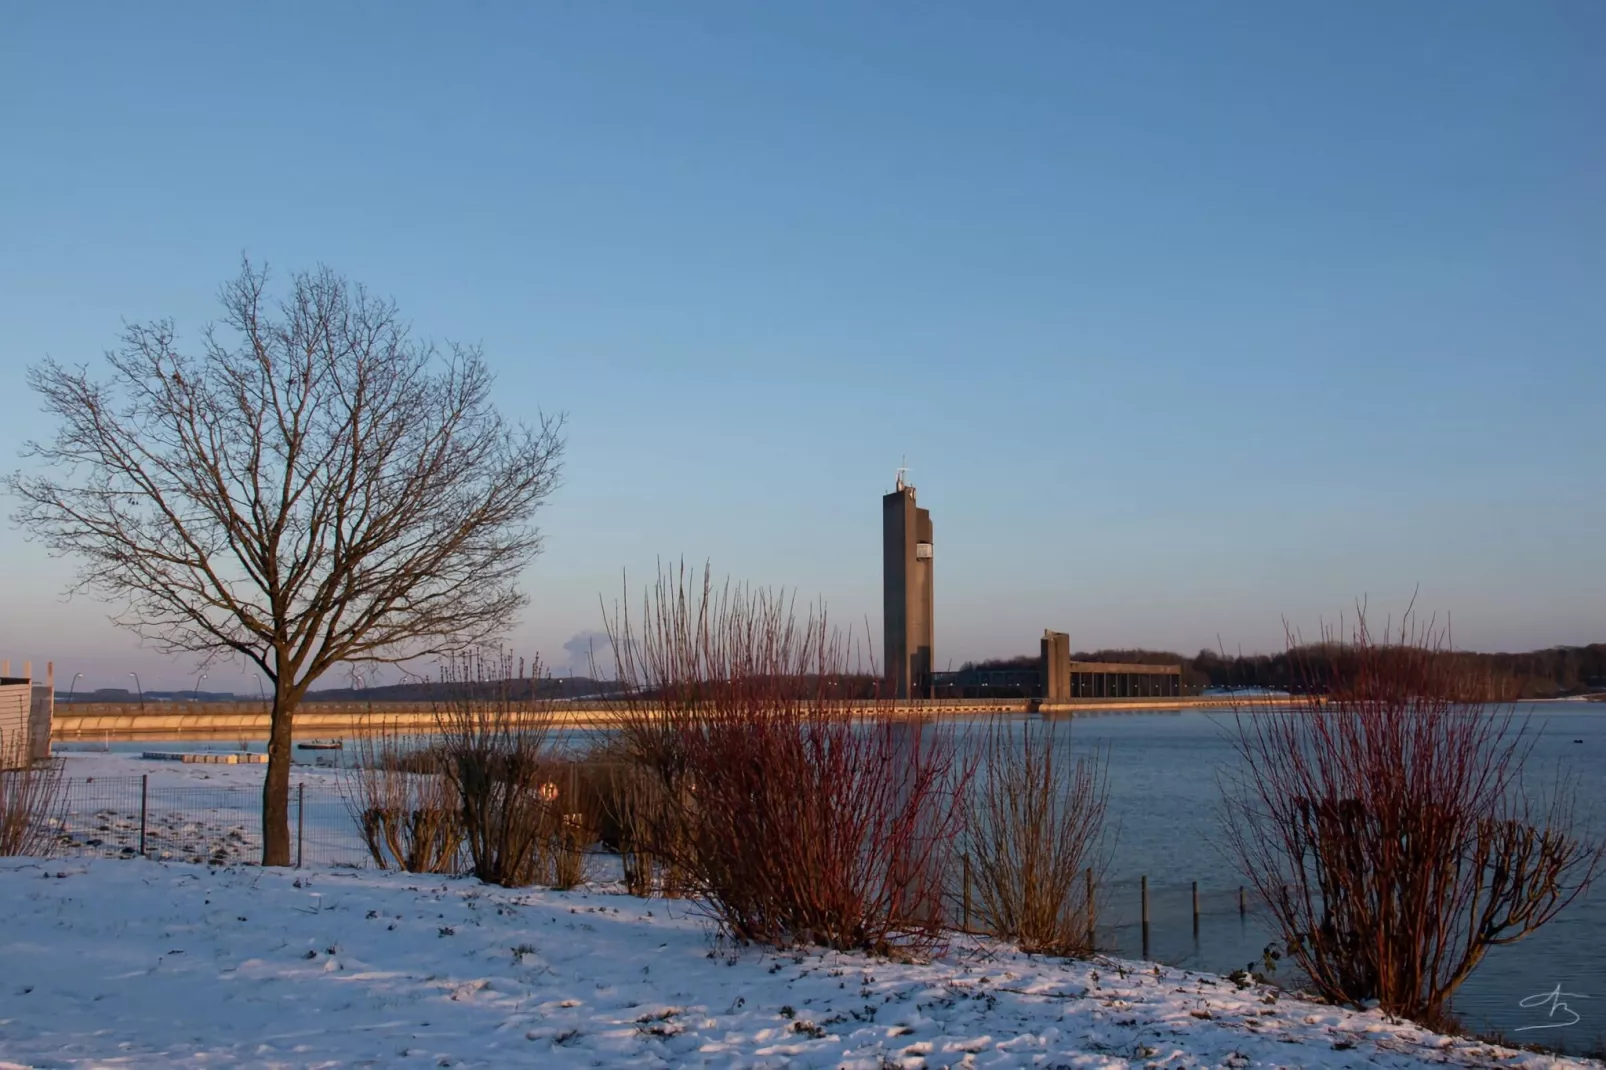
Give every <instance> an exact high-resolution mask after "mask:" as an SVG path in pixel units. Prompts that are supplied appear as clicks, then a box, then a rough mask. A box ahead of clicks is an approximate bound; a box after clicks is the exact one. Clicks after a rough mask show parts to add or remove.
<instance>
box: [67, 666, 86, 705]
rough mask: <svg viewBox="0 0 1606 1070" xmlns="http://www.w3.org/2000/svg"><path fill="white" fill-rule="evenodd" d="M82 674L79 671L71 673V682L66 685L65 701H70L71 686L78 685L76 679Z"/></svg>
mask: <svg viewBox="0 0 1606 1070" xmlns="http://www.w3.org/2000/svg"><path fill="white" fill-rule="evenodd" d="M83 675H84V674H83V673H81V672H75V673H73V674H72V683H70V684H68V685H67V701H68V702H71V701H72V693H73V688H75V687H77V686H78V680H79V678H80V677H82V676H83Z"/></svg>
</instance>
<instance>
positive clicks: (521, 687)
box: [435, 651, 557, 887]
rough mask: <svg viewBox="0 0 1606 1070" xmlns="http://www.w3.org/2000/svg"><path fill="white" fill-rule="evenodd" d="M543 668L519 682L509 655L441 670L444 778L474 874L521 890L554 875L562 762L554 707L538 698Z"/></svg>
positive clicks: (482, 656) (478, 656)
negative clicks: (554, 741) (552, 742)
mask: <svg viewBox="0 0 1606 1070" xmlns="http://www.w3.org/2000/svg"><path fill="white" fill-rule="evenodd" d="M538 677H539V665H538V664H537V666H536V667H535V668H534V670H533V671H532V674H531V675H530V676H529V677H528V678H526V677H524V676H523V675H522V674H521V675H519V676H517V677H515V676H514V669H513V659H512V657H511V656H510V655H508V654H506V653H503V652H500V651H498V652H495V653H489V654H487V653H473V654H467V655H463V656H460V657H455V658H453V659H451V660H450V661H448V662H447V663H445V665H443V667H442V669H441V687H440V692H441V693H440V695H439V697H438V698H437V700H436V702H435V720H436V726H437V730H438V731H439V732H440V736H441V744H440V747H441V751H442V753H443V755H444V757H445V760H444V762H443V764H442V771H443V773H444V775H445V778H446V780H447V781H448V782H449V783H450V785H451V790H452V791H453V792H454V793H455V795H456V797H457V800H458V804H459V806H460V808H461V810H460V812H461V818H462V832H463V839H464V843H465V845H466V847H467V850H468V856H469V865H470V868H471V869H472V871H473V873H474V875H475V876H476V877H478V878H479V879H480V880H482V881H485V882H486V883H488V884H500V885H503V886H506V887H520V886H523V885H527V884H534V883H537V882H540V881H541V880H542V878H544V877H546V876H547V875H548V874H549V873H550V872H551V862H552V850H551V844H552V842H553V838H554V835H555V832H556V829H555V827H554V817H553V814H554V812H555V807H554V803H555V801H556V797H557V792H556V787H555V781H554V777H555V776H556V759H555V756H554V755H553V754H552V752H551V750H550V748H549V746H548V736H549V735H550V729H551V723H552V710H551V704H550V702H549V701H547V700H543V699H540V698H538V697H537V689H536V680H537V679H538Z"/></svg>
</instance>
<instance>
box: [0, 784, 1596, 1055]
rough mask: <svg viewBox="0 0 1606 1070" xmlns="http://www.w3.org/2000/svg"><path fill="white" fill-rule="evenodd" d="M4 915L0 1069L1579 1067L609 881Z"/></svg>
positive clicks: (184, 873) (179, 893)
mask: <svg viewBox="0 0 1606 1070" xmlns="http://www.w3.org/2000/svg"><path fill="white" fill-rule="evenodd" d="M96 763H98V764H96ZM75 765H76V768H71V767H72V766H75ZM69 766H70V772H71V774H72V775H74V776H83V775H85V773H86V772H87V771H88V770H89V769H90V768H91V767H92V766H93V767H94V768H97V769H100V770H101V771H102V772H103V773H104V771H105V770H107V769H111V770H112V771H113V773H114V775H123V773H124V770H123V768H121V767H120V766H118V765H116V763H114V762H111V761H110V760H109V759H107V760H96V762H95V763H89V764H77V763H76V762H70V763H69ZM203 769H204V770H206V773H205V774H201V773H200V772H199V771H200V770H203ZM162 773H163V775H164V776H174V777H191V776H198V775H205V776H207V777H208V778H209V779H216V778H218V777H220V776H221V777H223V778H225V779H228V780H229V781H230V782H231V783H238V784H242V785H249V784H252V783H255V784H260V780H254V781H253V780H252V778H253V777H260V775H261V770H260V768H257V769H253V768H252V767H249V766H239V767H229V766H221V767H218V766H214V767H200V766H189V767H174V766H171V765H167V766H164V768H163V769H162ZM309 775H310V776H312V777H313V778H314V781H309V783H313V782H315V783H316V784H317V785H319V786H318V787H316V788H315V787H310V786H309V789H308V793H309V797H310V795H311V794H312V792H313V791H314V790H324V791H329V792H333V791H335V790H336V784H337V781H336V779H335V778H334V776H333V775H332V774H329V773H326V772H309ZM0 904H3V907H4V910H5V917H6V920H7V925H6V927H5V931H4V935H0V962H4V963H5V975H4V977H3V978H0V1066H6V1067H12V1066H32V1067H68V1066H179V1067H201V1066H217V1065H222V1064H227V1065H240V1066H264V1067H266V1066H283V1067H331V1066H341V1067H344V1066H410V1065H416V1066H461V1067H473V1066H484V1067H501V1066H540V1067H598V1066H602V1067H612V1066H632V1067H636V1066H640V1067H655V1066H656V1067H670V1066H673V1067H682V1066H687V1067H702V1066H708V1067H792V1066H796V1067H850V1068H858V1067H864V1068H873V1070H884V1068H888V1067H916V1066H929V1067H939V1066H956V1067H957V1066H965V1067H1126V1066H1156V1067H1160V1066H1164V1067H1181V1066H1188V1067H1202V1066H1220V1067H1234V1068H1243V1067H1268V1068H1269V1067H1290V1066H1301V1067H1340V1066H1360V1065H1365V1066H1375V1067H1417V1066H1427V1065H1435V1066H1522V1067H1552V1066H1575V1065H1584V1064H1582V1063H1581V1062H1579V1061H1575V1060H1567V1059H1562V1058H1558V1057H1552V1056H1545V1055H1533V1054H1528V1053H1521V1052H1513V1051H1510V1050H1506V1049H1500V1048H1495V1047H1492V1046H1490V1045H1487V1044H1482V1043H1478V1042H1475V1041H1468V1040H1459V1039H1451V1038H1447V1037H1441V1036H1437V1035H1435V1034H1432V1033H1429V1032H1426V1031H1424V1030H1421V1029H1418V1028H1416V1027H1415V1026H1412V1025H1409V1024H1405V1023H1400V1022H1396V1021H1392V1020H1390V1019H1388V1018H1387V1017H1385V1016H1384V1015H1382V1014H1380V1013H1378V1012H1376V1011H1370V1012H1359V1011H1353V1010H1348V1009H1344V1008H1339V1007H1331V1006H1323V1005H1317V1004H1313V1003H1307V1002H1303V1001H1300V1000H1297V999H1294V998H1291V997H1289V996H1287V995H1285V994H1280V993H1276V992H1273V991H1271V990H1268V989H1265V988H1262V987H1259V986H1249V987H1240V986H1239V985H1237V984H1235V983H1234V982H1233V981H1230V980H1228V979H1225V978H1220V977H1215V976H1212V975H1206V974H1198V973H1190V972H1187V971H1183V970H1178V969H1175V968H1171V967H1165V966H1155V965H1154V964H1151V963H1133V962H1121V961H1115V960H1109V959H1102V958H1101V959H1097V960H1095V961H1092V962H1072V961H1062V960H1057V959H1046V958H1039V957H1029V956H1024V955H1021V954H1019V953H1016V952H1013V951H1011V950H1009V949H1007V948H1003V947H1001V946H999V945H997V944H995V943H991V942H987V941H977V940H972V939H970V938H960V939H957V940H956V942H955V943H954V944H953V945H952V946H951V947H950V948H949V949H948V950H947V951H946V952H945V953H944V954H942V955H941V956H938V957H936V958H935V959H933V960H932V961H929V962H903V963H900V962H891V961H887V960H884V959H870V958H867V957H865V956H862V955H856V954H839V953H835V952H821V951H818V950H811V951H800V952H796V953H780V952H776V951H772V950H764V949H758V948H741V947H734V946H730V945H727V944H725V943H722V942H721V941H719V940H718V939H716V938H715V937H714V936H713V934H712V931H711V929H710V927H709V925H708V923H707V922H706V921H705V920H704V919H702V918H701V917H699V916H698V915H697V913H696V912H695V909H694V907H693V906H692V905H691V904H689V903H686V902H683V901H675V900H661V899H656V900H642V899H636V898H633V897H631V896H628V895H625V894H622V892H621V891H620V890H619V889H618V887H617V886H616V885H612V884H598V885H593V886H590V887H587V888H586V889H583V890H577V891H574V892H569V893H561V892H553V891H547V890H536V889H499V888H492V887H487V886H484V885H481V884H479V883H478V882H476V881H474V880H473V879H471V878H450V879H448V878H440V877H434V878H430V877H425V876H422V875H416V874H399V873H381V872H377V871H374V870H372V869H367V870H356V869H349V868H321V869H308V870H302V871H295V870H263V869H259V868H256V867H252V866H240V865H229V866H223V867H208V866H201V865H192V864H186V863H182V862H169V861H156V860H147V859H140V858H133V859H112V858H87V857H72V858H56V859H49V860H40V859H0ZM1597 1065H1598V1064H1597Z"/></svg>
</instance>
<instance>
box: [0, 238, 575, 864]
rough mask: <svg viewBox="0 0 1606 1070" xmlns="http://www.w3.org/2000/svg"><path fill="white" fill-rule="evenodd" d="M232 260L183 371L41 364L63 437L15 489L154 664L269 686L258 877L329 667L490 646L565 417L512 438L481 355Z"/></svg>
mask: <svg viewBox="0 0 1606 1070" xmlns="http://www.w3.org/2000/svg"><path fill="white" fill-rule="evenodd" d="M266 285H267V274H266V272H265V271H259V270H257V269H255V268H253V267H252V266H251V264H250V263H249V262H247V263H245V264H244V265H243V266H242V268H241V271H240V274H239V275H238V277H236V278H235V279H234V280H233V281H231V282H229V283H227V284H226V285H225V286H224V287H223V289H222V291H221V294H220V297H221V302H222V305H223V318H222V322H221V324H216V325H211V326H208V327H207V329H206V331H205V332H204V334H203V336H202V344H201V347H200V351H199V353H198V354H191V353H185V352H182V351H181V350H180V349H179V347H178V337H177V334H176V332H175V330H174V327H173V324H172V323H171V322H169V321H161V322H156V323H151V324H144V325H134V326H130V327H128V328H127V329H126V331H125V333H124V336H123V339H122V344H121V345H120V347H119V348H117V349H115V350H113V351H111V352H109V353H107V355H106V359H107V361H108V363H109V364H110V365H111V372H112V374H111V377H110V381H109V382H100V381H97V380H95V379H92V378H91V377H90V375H89V372H88V371H87V369H85V368H84V367H81V366H80V367H77V368H68V367H63V366H62V365H60V364H57V363H56V362H55V361H53V360H46V361H45V362H44V363H42V364H40V365H39V366H37V367H35V368H32V369H30V372H29V382H30V384H31V385H32V386H33V388H34V389H35V390H36V391H38V393H39V395H40V396H41V397H42V398H43V400H44V405H45V409H46V411H47V412H50V413H52V414H53V415H55V416H56V417H58V418H59V421H60V425H59V428H58V430H57V433H56V437H55V439H54V440H53V441H51V442H48V443H44V444H40V443H37V442H30V443H28V445H27V446H26V447H25V448H24V450H23V455H24V456H25V457H32V458H34V459H36V460H37V461H39V462H42V465H43V472H42V473H39V474H28V475H25V474H23V473H20V472H19V473H16V474H13V475H12V476H10V477H9V478H8V480H7V485H8V488H9V489H10V490H11V492H12V493H13V494H15V495H17V496H18V497H19V498H20V499H21V500H22V505H21V507H20V508H19V509H18V511H17V512H16V514H15V515H14V519H15V520H16V521H17V522H18V523H19V524H21V525H22V526H23V527H24V528H26V529H27V530H28V531H29V532H30V533H31V534H32V535H33V536H34V537H36V538H39V539H41V540H42V541H43V542H44V543H45V544H46V545H47V546H48V547H49V548H50V549H51V551H52V552H53V553H55V554H58V555H66V556H70V557H74V558H76V559H78V561H79V562H80V570H79V573H78V577H77V582H76V584H75V585H74V588H73V590H75V591H77V590H82V591H87V592H90V593H93V594H95V595H97V596H99V597H102V598H105V599H107V600H109V601H113V602H116V603H120V604H121V605H123V606H124V610H123V612H122V613H121V614H120V615H118V616H117V617H115V618H114V620H115V621H116V622H117V623H119V624H121V625H123V626H125V627H127V628H129V629H131V630H132V631H134V632H135V633H137V634H138V635H139V636H140V637H141V638H142V639H143V640H145V641H146V642H148V643H150V644H152V645H154V646H155V647H156V648H157V649H159V650H162V651H164V652H167V653H194V654H199V655H201V657H202V659H203V661H206V660H210V659H213V658H218V657H230V656H238V657H243V658H246V659H248V660H249V661H250V662H252V663H253V664H255V665H256V666H257V667H259V668H260V669H261V670H262V672H263V673H264V674H265V675H266V677H267V678H268V679H269V680H270V681H272V683H273V708H272V722H271V729H270V734H269V742H268V770H267V777H266V780H265V783H264V786H263V794H262V833H263V836H262V841H263V849H262V859H263V862H264V864H266V865H286V864H288V863H289V860H290V833H289V790H290V747H291V729H292V725H293V722H294V716H295V711H296V706H297V704H298V703H300V702H301V700H302V698H303V697H304V696H305V695H306V693H307V689H308V688H309V687H310V686H311V684H312V683H313V682H314V681H315V680H317V679H318V678H319V677H320V676H322V675H323V674H324V673H326V672H327V671H329V669H331V668H332V667H334V666H335V665H336V664H338V663H341V662H391V663H396V662H403V661H406V660H408V659H410V658H416V657H421V656H433V655H440V654H444V653H449V652H452V651H455V650H460V649H463V648H465V647H467V646H471V645H474V644H477V643H480V642H483V641H485V640H487V639H490V638H492V637H494V636H496V635H498V634H500V633H501V632H502V631H504V630H505V629H506V628H507V627H508V626H509V625H510V624H511V623H512V621H513V619H514V617H515V615H516V613H517V611H518V610H519V608H520V607H521V606H522V605H523V604H524V601H525V599H524V596H523V595H521V594H520V592H519V590H518V587H517V580H518V576H519V573H520V572H521V570H522V569H523V568H524V567H525V565H526V564H527V563H528V562H529V561H530V560H531V558H532V557H533V556H534V555H535V554H536V553H538V552H539V550H540V547H541V540H540V535H539V533H538V531H537V530H536V528H535V527H534V526H533V525H532V523H531V521H532V519H533V515H534V513H535V512H536V510H537V509H538V508H539V507H540V506H541V505H542V504H543V503H544V502H545V500H546V499H547V497H548V496H549V495H550V493H551V491H552V490H553V488H554V486H555V484H556V481H557V478H558V474H559V470H560V461H561V457H562V452H563V440H562V438H561V436H560V433H559V432H560V430H561V426H562V420H561V418H548V417H546V416H540V417H539V418H538V420H537V422H536V423H535V424H534V425H533V426H525V425H522V424H520V425H510V424H509V423H507V422H505V421H504V420H503V419H502V417H501V416H500V415H499V414H498V412H497V411H496V409H495V407H494V406H493V405H492V399H491V391H492V377H491V374H490V372H489V371H488V370H487V368H486V366H485V363H484V361H483V359H482V357H481V353H480V350H479V349H478V348H477V347H470V346H459V345H452V346H451V347H449V349H448V350H447V351H445V352H442V351H440V350H438V349H437V348H436V347H435V346H434V345H432V344H431V343H429V342H425V341H420V340H417V339H415V338H413V337H412V336H411V334H410V333H409V330H408V327H407V325H406V324H405V323H404V322H402V320H401V319H400V318H399V316H398V313H397V309H396V306H395V305H394V304H393V303H392V302H390V301H387V300H383V299H379V298H376V297H374V296H372V295H370V294H369V293H368V292H367V291H366V290H365V289H363V288H362V287H361V286H358V285H353V284H352V283H350V282H348V281H347V280H345V279H344V278H342V277H340V276H338V275H336V274H334V273H333V272H330V271H329V270H327V269H321V270H319V271H316V272H312V273H303V274H298V275H296V276H295V278H294V279H293V280H292V285H291V288H290V293H289V295H288V296H287V297H286V298H285V299H284V300H283V301H282V302H280V303H278V304H277V305H275V304H273V302H272V301H271V300H270V299H269V298H268V297H267V295H266Z"/></svg>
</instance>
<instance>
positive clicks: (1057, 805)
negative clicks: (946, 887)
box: [966, 718, 1109, 956]
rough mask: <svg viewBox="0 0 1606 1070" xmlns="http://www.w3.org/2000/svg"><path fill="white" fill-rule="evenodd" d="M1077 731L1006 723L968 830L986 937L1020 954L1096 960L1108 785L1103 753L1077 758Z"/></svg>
mask: <svg viewBox="0 0 1606 1070" xmlns="http://www.w3.org/2000/svg"><path fill="white" fill-rule="evenodd" d="M1069 736H1070V731H1069V729H1063V730H1062V729H1061V728H1059V726H1058V725H1057V724H1056V723H1055V722H1053V721H1037V722H1033V721H1024V722H1020V724H1019V728H1018V730H1017V729H1016V727H1015V726H1014V725H1012V724H1011V722H1010V721H1009V720H1007V719H1004V718H999V719H996V720H994V722H993V723H992V725H991V726H990V728H989V730H988V733H987V736H986V740H985V743H984V745H983V753H982V758H981V765H980V769H979V770H978V774H977V779H978V781H979V783H978V784H977V785H976V786H975V788H974V790H973V791H972V793H971V796H972V799H973V802H972V804H971V807H970V811H969V814H968V820H967V828H966V841H967V844H966V846H967V856H968V858H969V860H970V872H971V875H972V879H973V881H974V883H975V887H976V889H977V894H978V898H979V899H980V904H979V905H980V907H981V914H982V918H983V921H984V924H985V925H986V927H987V930H988V931H989V932H991V933H992V934H993V935H995V936H998V937H1000V938H1003V939H1006V940H1010V941H1013V942H1015V943H1017V944H1019V946H1020V948H1021V950H1023V951H1027V952H1032V953H1038V954H1050V955H1067V956H1068V955H1086V954H1089V953H1091V952H1092V950H1093V946H1092V934H1091V932H1090V930H1091V928H1092V922H1093V918H1092V911H1091V906H1092V904H1091V903H1089V901H1088V883H1089V881H1088V874H1089V871H1090V870H1091V871H1092V873H1093V878H1094V883H1095V884H1096V882H1097V879H1098V877H1099V876H1100V875H1101V874H1102V873H1103V869H1104V865H1105V863H1106V862H1107V860H1108V859H1107V856H1106V853H1105V852H1104V850H1103V843H1104V816H1105V809H1106V806H1107V805H1108V802H1109V778H1108V774H1107V767H1106V765H1105V763H1104V761H1103V759H1102V757H1101V756H1100V755H1098V754H1096V753H1094V754H1082V755H1077V756H1075V757H1074V758H1073V757H1072V756H1071V754H1070V753H1069V743H1070V740H1069Z"/></svg>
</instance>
